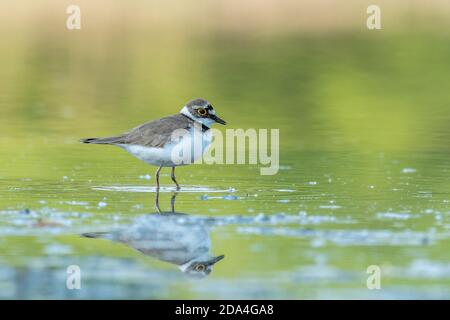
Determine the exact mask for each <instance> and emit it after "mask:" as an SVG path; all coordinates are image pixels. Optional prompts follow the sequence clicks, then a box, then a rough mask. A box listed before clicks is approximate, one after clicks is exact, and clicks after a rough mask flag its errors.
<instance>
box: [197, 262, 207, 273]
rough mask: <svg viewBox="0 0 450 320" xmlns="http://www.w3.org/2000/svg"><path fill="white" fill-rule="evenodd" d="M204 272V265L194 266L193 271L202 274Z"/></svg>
mask: <svg viewBox="0 0 450 320" xmlns="http://www.w3.org/2000/svg"><path fill="white" fill-rule="evenodd" d="M204 270H205V265H204V264H198V265H196V266H195V271H198V272H202V271H204Z"/></svg>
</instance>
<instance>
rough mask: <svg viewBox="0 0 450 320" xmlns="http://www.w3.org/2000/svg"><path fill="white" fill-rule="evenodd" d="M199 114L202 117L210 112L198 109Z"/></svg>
mask: <svg viewBox="0 0 450 320" xmlns="http://www.w3.org/2000/svg"><path fill="white" fill-rule="evenodd" d="M197 113H198V114H199V115H201V116H205V115H206V114H207V113H208V111H206V110H205V109H203V108H198V109H197Z"/></svg>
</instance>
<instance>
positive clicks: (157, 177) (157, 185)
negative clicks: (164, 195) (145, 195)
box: [155, 163, 162, 192]
mask: <svg viewBox="0 0 450 320" xmlns="http://www.w3.org/2000/svg"><path fill="white" fill-rule="evenodd" d="M161 168H162V163H161V165H160V166H159V168H158V170H156V175H155V176H156V192H159V173H160V172H161Z"/></svg>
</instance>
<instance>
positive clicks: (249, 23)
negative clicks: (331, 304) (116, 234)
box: [0, 0, 450, 299]
mask: <svg viewBox="0 0 450 320" xmlns="http://www.w3.org/2000/svg"><path fill="white" fill-rule="evenodd" d="M69 4H77V5H79V6H80V7H81V30H68V29H67V28H66V18H67V14H66V8H67V6H68V5H69ZM370 4H372V1H364V0H363V1H345V3H342V1H333V0H320V1H312V0H311V1H291V0H283V1H275V0H272V1H236V0H233V1H229V0H228V1H225V0H215V1H206V0H201V1H195V2H194V1H172V2H167V1H127V2H125V1H106V0H100V1H76V2H73V1H55V0H53V1H50V0H46V1H39V2H36V1H20V2H17V1H9V0H7V1H2V2H1V3H0V39H1V40H0V64H1V68H0V127H1V129H2V134H1V135H0V167H1V169H0V196H1V199H2V201H1V205H0V212H2V214H1V220H0V237H1V240H0V249H1V250H0V251H1V252H2V254H0V266H3V267H2V268H3V269H0V287H2V288H3V289H4V290H2V293H1V294H0V297H5V298H11V297H23V298H34V297H44V298H49V297H50V298H55V297H56V298H77V297H85V298H108V297H113V298H115V297H126V298H211V297H212V298H216V297H220V298H230V297H243V298H250V299H251V298H323V297H326V298H361V297H369V298H418V297H421V298H423V297H435V298H448V297H449V287H448V284H449V280H450V278H449V276H448V274H450V259H449V257H448V250H449V249H450V243H449V239H450V237H449V236H450V235H449V229H450V224H449V223H450V220H449V210H448V203H449V201H450V194H449V193H450V181H449V179H448V173H449V172H450V165H449V161H448V155H449V154H450V153H449V151H450V147H449V144H448V140H449V138H450V126H449V120H450V95H449V92H450V77H449V74H450V62H449V57H450V29H449V17H450V4H449V3H448V2H446V1H438V0H433V1H428V2H426V3H425V2H421V1H395V3H393V2H392V1H377V5H379V6H380V7H381V19H382V29H381V30H372V31H370V30H368V29H367V28H366V19H367V13H366V9H367V7H368V5H370ZM197 97H203V98H206V99H208V100H209V101H211V102H212V104H213V105H214V106H215V108H216V110H217V112H218V114H219V115H220V116H221V117H223V118H224V119H226V120H227V122H228V124H229V125H228V126H227V127H228V128H279V129H280V161H281V165H282V167H281V170H280V172H279V174H278V175H276V176H274V177H267V176H266V177H265V176H260V175H259V168H258V167H257V166H207V165H202V166H197V165H195V166H190V167H185V168H180V169H179V170H178V178H179V181H180V182H181V183H182V184H183V185H188V186H200V187H202V188H204V189H203V190H204V192H201V193H198V192H197V193H190V192H187V193H182V194H180V195H179V196H178V197H177V210H180V211H182V212H186V213H189V214H193V215H200V216H223V217H227V216H230V215H231V216H235V215H244V216H254V215H257V214H263V215H266V216H272V215H277V214H287V215H294V216H297V215H299V214H303V215H304V213H306V214H307V216H311V217H313V218H311V220H305V221H303V223H304V224H306V226H303V227H302V226H298V225H287V226H283V228H282V227H280V226H278V225H276V226H269V227H267V228H269V232H267V229H261V228H260V227H259V226H255V228H256V229H245V228H246V226H242V225H239V223H238V224H237V225H232V226H224V227H219V228H215V229H214V231H213V232H212V234H211V237H212V243H213V251H214V252H216V253H225V255H226V259H224V260H223V262H220V264H218V265H217V266H216V269H215V270H214V272H213V273H212V274H211V275H210V276H209V277H208V279H204V280H202V281H203V282H202V285H201V289H200V288H199V286H198V285H197V283H196V282H192V281H191V280H186V279H185V278H183V277H181V274H180V275H178V273H179V272H178V271H176V270H175V271H174V270H173V267H172V266H168V265H166V264H164V263H161V262H158V261H154V260H151V259H150V258H148V257H143V256H142V255H139V254H138V253H134V252H132V251H130V249H129V248H126V247H123V246H120V245H115V244H112V243H108V242H105V241H97V242H94V243H93V242H92V240H87V239H80V238H78V237H77V236H76V234H77V232H78V229H73V230H72V229H71V227H72V226H76V227H79V228H81V229H83V230H90V229H92V228H93V227H95V228H98V227H105V226H106V227H113V226H117V224H119V225H120V224H121V223H118V222H117V221H122V220H124V221H128V219H132V218H133V217H136V216H139V215H141V214H144V213H149V212H153V211H154V208H153V194H150V193H138V192H108V191H99V190H96V189H95V187H96V186H138V187H139V186H147V185H152V184H153V183H154V182H153V179H150V181H147V180H145V179H144V180H143V179H140V178H139V177H140V176H142V175H146V174H150V175H151V176H153V170H154V168H152V167H149V166H147V165H146V164H144V163H141V162H139V161H138V160H136V159H134V158H132V157H130V156H129V155H127V154H126V153H124V152H123V151H121V150H118V149H117V150H116V149H113V148H108V147H100V146H85V145H80V144H78V140H79V138H82V137H89V136H108V135H113V134H116V133H120V132H123V131H126V130H127V129H129V128H132V127H134V126H136V125H138V124H140V123H143V122H145V121H148V120H150V119H155V118H158V117H162V116H165V115H168V114H173V113H176V112H178V111H179V109H180V108H181V107H182V106H183V105H184V104H185V103H186V102H187V101H189V100H191V99H193V98H197ZM169 182H170V179H169V178H168V176H167V175H165V176H164V177H163V183H164V184H167V185H169ZM229 188H233V189H235V190H236V192H232V193H229V192H227V191H221V192H217V194H220V196H219V197H217V198H211V199H209V200H208V195H209V196H211V194H213V192H214V191H218V190H228V189H229ZM214 194H216V193H214ZM230 194H231V196H230ZM170 196H171V194H170V193H168V194H163V195H161V197H162V198H161V201H162V203H163V204H164V206H168V201H169V199H170ZM202 199H203V200H202ZM205 199H207V200H206V201H205ZM230 199H231V201H230ZM100 202H104V203H106V204H107V205H106V206H98V203H100ZM25 209H30V210H32V212H36V215H35V216H32V217H29V218H26V219H25V222H23V221H22V222H20V221H19V222H17V220H16V214H17V215H18V214H20V212H21V210H25ZM49 212H50V213H49ZM80 212H81V213H83V212H85V213H88V214H90V216H89V217H90V218H88V219H85V220H84V219H77V218H76V216H74V215H73V214H74V213H80ZM386 213H388V214H387V215H386ZM392 214H394V215H392ZM395 214H397V215H395ZM48 215H50V216H52V215H53V216H54V215H56V216H57V217H58V219H63V220H64V221H65V222H68V226H66V227H67V228H66V229H64V228H63V230H62V231H58V232H54V230H53V231H52V228H51V227H50V228H49V230H47V229H46V228H44V231H42V232H41V231H39V232H38V233H37V234H35V230H34V229H35V228H33V226H34V225H35V224H34V222H35V221H34V220H36V219H41V218H42V217H46V216H48ZM321 219H322V220H321ZM66 220H67V221H66ZM317 221H319V222H317ZM322 221H325V222H324V223H322ZM21 223H22V224H21ZM310 225H311V226H310ZM91 226H92V228H90V227H91ZM252 226H253V224H252ZM306 227H307V228H312V229H313V230H314V231H315V232H317V234H316V233H314V234H313V235H312V236H310V235H308V236H305V235H304V234H303V233H301V232H300V234H298V233H296V231H299V230H300V231H301V230H303V228H306ZM270 228H272V229H270ZM284 228H287V230H286V229H284ZM299 228H300V229H299ZM91 231H92V230H91ZM336 231H338V234H336V233H333V232H336ZM424 239H425V240H424ZM55 243H56V244H60V245H62V246H66V247H68V248H70V250H68V252H65V251H64V250H63V252H60V251H57V252H59V253H58V255H61V260H58V261H57V262H55V261H53V260H51V261H49V260H48V259H49V258H48V256H49V255H50V256H51V255H52V254H48V250H47V251H46V249H45V248H47V247H48V246H52V245H53V246H54V245H55ZM51 248H53V247H51ZM46 252H47V253H46ZM92 256H95V257H104V259H110V260H105V261H109V262H108V263H110V264H111V265H109V264H108V263H106V264H107V265H108V268H109V270H116V271H117V272H119V270H121V268H124V267H123V266H122V265H116V264H114V263H115V262H114V261H116V260H117V259H119V260H120V259H123V258H127V259H131V261H133V263H135V262H136V261H137V264H138V265H141V264H143V265H145V268H150V269H151V270H153V269H152V268H156V269H158V270H159V269H162V270H164V272H168V275H166V276H165V277H166V278H165V279H167V282H164V281H162V280H161V275H159V274H156V275H155V276H154V277H150V279H156V278H157V279H159V280H154V281H156V283H157V284H158V285H159V286H160V287H157V288H156V289H155V290H154V291H152V290H150V289H148V288H146V287H145V285H148V283H146V282H139V281H138V280H136V279H140V277H144V278H145V277H146V275H147V271H145V270H148V269H145V270H144V271H139V272H141V273H139V272H138V271H137V270H140V269H139V267H137V266H135V265H134V264H132V265H131V266H128V265H127V268H130V270H134V272H135V273H133V272H131V271H130V274H131V275H133V274H134V275H135V278H133V277H132V276H130V277H131V278H132V279H131V280H130V279H129V278H126V279H125V280H123V279H122V280H121V281H123V284H122V282H120V281H119V280H120V279H121V278H120V279H119V280H118V279H117V278H115V277H113V278H112V279H110V282H109V285H112V286H113V287H112V288H113V289H111V290H107V292H105V291H102V290H101V288H103V287H101V286H99V285H98V283H97V282H95V281H94V280H95V279H97V278H96V277H95V276H92V277H91V279H94V280H92V281H93V282H92V285H91V287H90V289H85V291H84V292H83V293H77V292H67V291H64V290H63V291H59V290H60V289H57V288H60V287H59V285H60V284H59V282H58V281H57V280H54V282H52V281H50V282H49V283H52V285H49V288H48V289H47V290H46V291H45V290H44V291H39V290H40V288H41V285H43V284H40V282H36V280H33V279H34V278H32V280H29V281H25V280H24V279H28V278H27V277H29V274H30V273H33V270H34V271H36V270H41V271H42V272H43V274H47V275H48V274H52V273H51V271H49V270H51V269H52V268H56V269H58V268H59V269H61V270H63V266H65V265H66V264H67V263H69V262H72V263H82V262H80V261H85V260H83V259H88V258H89V257H92ZM130 257H131V258H130ZM116 258H117V259H116ZM77 261H78V262H77ZM102 261H103V260H102ZM127 261H128V260H127ZM371 264H376V265H381V266H384V267H385V269H384V270H388V271H386V278H384V280H383V281H385V282H383V283H385V285H383V290H380V291H377V292H374V291H370V290H367V289H366V287H365V279H366V276H367V275H366V273H365V270H366V268H367V266H368V265H371ZM54 265H57V267H54ZM94 265H95V263H94ZM89 266H90V264H89V263H86V269H87V270H91V269H93V268H91V267H89ZM59 269H58V270H59ZM24 270H25V271H24ZM389 270H390V271H389ZM36 272H37V271H36ZM123 272H125V273H126V272H127V271H123ZM10 273H13V274H15V275H16V277H15V278H13V279H16V280H11V277H9V276H8V275H9V274H10ZM63 273H64V272H63ZM119 273H120V272H119ZM175 273H177V276H176V275H175ZM114 274H115V273H114ZM51 279H53V278H51ZM133 279H134V280H135V281H136V283H134V282H133V281H132V280H133ZM169 280H170V281H169ZM24 283H25V284H26V285H24ZM62 283H63V282H62ZM111 283H112V284H111ZM130 283H131V285H132V287H133V286H135V287H136V286H137V287H139V290H137V291H133V290H130V291H127V290H125V289H124V286H125V285H130ZM139 285H140V286H139ZM135 287H133V288H135ZM99 288H100V289H99ZM127 288H128V287H127ZM152 288H153V287H152ZM158 288H159V289H158ZM161 288H163V289H164V290H161ZM97 289H98V290H97ZM147 289H148V290H147ZM140 290H141V291H140ZM120 292H122V293H123V294H120Z"/></svg>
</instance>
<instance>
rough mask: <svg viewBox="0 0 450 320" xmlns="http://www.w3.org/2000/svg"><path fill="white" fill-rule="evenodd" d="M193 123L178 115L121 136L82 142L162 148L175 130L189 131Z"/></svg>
mask: <svg viewBox="0 0 450 320" xmlns="http://www.w3.org/2000/svg"><path fill="white" fill-rule="evenodd" d="M193 122H194V121H193V120H191V119H189V118H188V117H186V116H184V115H182V114H177V115H173V116H169V117H165V118H161V119H159V120H155V121H151V122H147V123H144V124H143V125H140V126H139V127H136V128H134V129H132V130H131V131H129V132H127V133H124V134H123V135H120V136H116V137H109V138H92V139H84V140H82V142H84V143H94V144H134V145H140V146H144V147H153V148H162V147H163V146H164V145H165V144H166V142H169V141H170V140H171V135H172V132H173V131H174V130H176V129H189V128H191V127H192V126H193Z"/></svg>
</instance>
